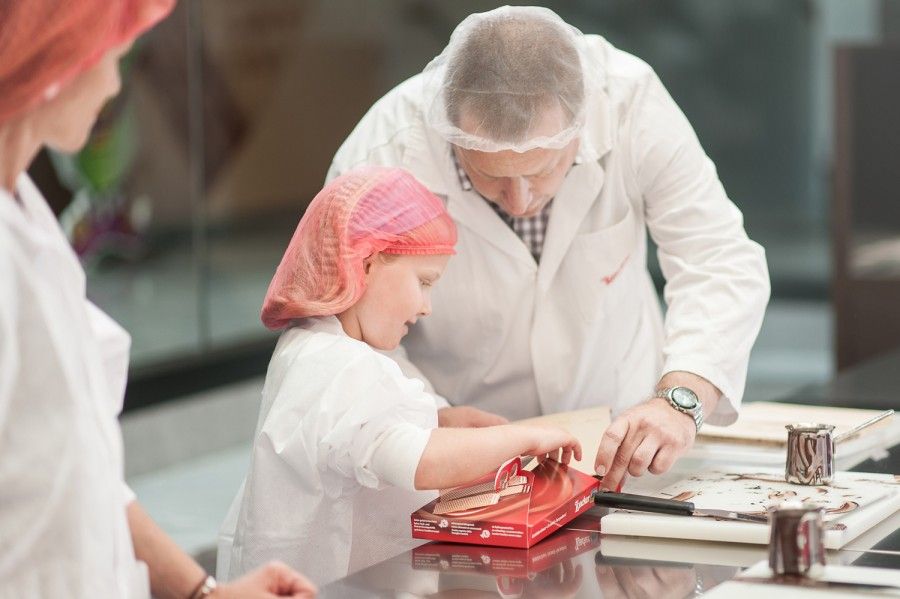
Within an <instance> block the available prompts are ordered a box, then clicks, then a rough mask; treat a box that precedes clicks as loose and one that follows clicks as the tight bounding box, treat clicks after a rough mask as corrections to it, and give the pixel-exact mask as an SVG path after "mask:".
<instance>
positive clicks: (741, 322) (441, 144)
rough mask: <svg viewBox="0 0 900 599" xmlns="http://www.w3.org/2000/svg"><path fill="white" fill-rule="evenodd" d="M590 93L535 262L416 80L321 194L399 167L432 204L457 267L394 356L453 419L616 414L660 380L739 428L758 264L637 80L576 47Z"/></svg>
mask: <svg viewBox="0 0 900 599" xmlns="http://www.w3.org/2000/svg"><path fill="white" fill-rule="evenodd" d="M587 38H588V44H589V46H590V48H591V52H592V53H593V56H594V57H595V59H596V61H597V64H599V65H601V67H602V68H601V73H600V76H601V79H602V83H603V86H602V91H600V92H597V94H596V95H595V96H593V97H590V98H589V102H590V104H589V106H590V108H589V110H588V116H587V123H586V126H585V129H584V131H583V133H582V135H581V142H580V149H579V158H580V160H578V161H577V162H578V164H576V165H574V166H573V167H572V169H571V170H570V171H569V173H568V175H567V176H566V179H565V181H564V182H563V184H562V187H561V188H560V190H559V192H558V193H557V195H556V197H555V199H554V202H553V208H552V213H551V216H550V222H549V227H548V230H547V236H546V238H545V241H544V249H543V255H542V257H541V261H540V264H536V263H535V261H534V259H533V258H532V256H531V255H530V253H529V252H528V250H527V249H526V247H525V245H524V244H523V243H522V241H521V240H520V239H519V238H518V237H517V236H516V235H515V234H514V233H513V231H512V230H511V229H510V228H509V227H508V226H507V225H506V224H504V222H503V221H502V220H501V219H500V218H499V217H498V216H497V215H496V214H495V213H494V210H493V209H491V207H490V206H488V204H487V203H486V202H485V200H484V199H482V198H481V197H480V196H479V195H478V194H477V193H476V192H474V191H464V190H463V189H462V186H461V185H460V182H459V177H458V175H457V172H456V169H455V166H454V163H453V160H452V156H451V148H450V145H449V144H448V143H447V142H446V141H444V140H443V139H442V138H440V137H439V136H438V135H437V134H436V133H435V132H434V131H433V130H431V129H429V128H428V126H427V125H426V124H425V122H424V120H423V110H422V105H421V101H422V100H421V98H422V94H421V92H420V90H421V86H422V78H421V75H419V76H415V77H413V78H411V79H409V80H408V81H406V82H404V83H402V84H400V85H399V86H397V87H396V88H395V89H393V90H392V91H390V92H388V94H387V95H385V96H384V97H383V98H381V100H379V101H378V102H377V103H376V104H375V105H374V106H373V107H372V108H371V110H370V111H369V112H368V113H367V114H366V115H365V117H363V119H362V121H361V122H360V123H359V124H358V125H357V127H356V129H354V131H353V132H352V133H351V134H350V136H349V137H348V138H347V140H346V141H345V142H344V144H343V145H342V146H341V148H340V149H339V150H338V152H337V154H336V156H335V158H334V162H333V164H332V166H331V169H330V170H329V173H328V178H329V179H331V178H333V177H336V176H337V175H339V174H341V173H343V172H346V171H347V170H349V169H351V168H352V167H354V166H357V165H359V164H378V165H390V166H401V167H405V168H406V169H408V170H409V171H411V172H412V173H413V174H414V175H415V176H416V177H418V178H419V179H420V180H421V181H422V182H423V183H424V184H425V185H426V186H428V187H429V189H431V190H432V191H433V192H435V193H436V194H438V195H441V196H443V197H445V198H446V201H447V208H448V211H449V212H450V214H451V215H452V216H453V219H454V220H455V222H456V224H457V226H458V228H459V243H458V245H457V252H458V254H457V256H455V257H454V258H453V259H451V260H450V263H449V265H448V266H447V269H446V270H445V272H444V275H443V277H442V278H441V281H440V282H439V283H438V284H437V286H436V287H435V289H434V290H433V292H432V303H433V310H434V312H433V314H432V316H430V317H429V318H426V319H424V320H422V321H421V322H419V323H418V324H416V326H415V327H413V329H412V330H411V332H410V334H409V335H408V336H407V337H406V339H405V340H404V343H403V348H404V349H405V353H406V355H408V356H409V359H410V360H411V362H412V364H410V363H409V362H407V361H405V358H404V356H403V355H402V353H401V355H398V356H397V357H396V358H397V360H398V362H400V363H401V366H403V367H404V370H405V371H407V372H409V373H411V374H414V373H416V372H417V371H418V372H420V373H421V375H422V376H424V377H425V378H426V379H427V382H429V383H430V384H431V386H432V387H433V389H434V390H435V391H436V393H438V394H439V395H440V396H443V398H446V399H447V400H448V401H449V402H450V403H453V404H467V405H473V406H476V407H479V408H482V409H485V410H489V411H493V412H497V413H499V414H502V415H504V416H506V417H508V418H512V419H516V418H524V417H529V416H535V415H539V414H542V413H552V412H558V411H563V410H573V409H577V408H583V407H590V406H596V405H607V406H610V407H612V409H613V410H614V411H619V410H621V409H624V408H626V407H628V406H631V405H634V404H635V403H638V402H640V401H642V400H644V399H646V398H647V397H649V396H650V395H651V394H652V392H653V388H654V385H655V383H656V382H657V381H658V380H659V377H660V376H661V375H662V374H663V373H666V372H670V371H676V370H683V371H688V372H693V373H696V374H698V375H700V376H702V377H704V378H706V379H708V380H709V381H711V382H712V383H713V384H714V385H716V386H717V387H718V388H719V389H720V390H721V392H722V394H723V396H724V397H723V399H724V401H720V402H719V405H718V407H717V409H716V411H715V413H714V414H707V415H706V419H707V421H708V422H711V423H714V424H728V423H731V422H733V421H734V420H735V419H736V417H737V410H738V408H739V404H740V401H741V397H742V395H743V391H744V383H745V378H746V371H747V362H748V359H749V354H750V349H751V346H752V345H753V342H754V340H755V338H756V335H757V333H758V332H759V327H760V324H761V321H762V317H763V312H764V310H765V306H766V303H767V301H768V297H769V279H768V274H767V270H766V261H765V256H764V252H763V249H762V248H761V247H760V246H759V245H758V244H756V243H754V242H752V241H750V240H749V239H748V238H747V235H746V233H745V231H744V228H743V219H742V216H741V213H740V211H739V210H738V209H737V208H736V207H735V206H734V204H733V203H732V202H731V201H730V200H729V199H728V197H727V195H726V194H725V191H724V189H723V188H722V185H721V183H720V182H719V179H718V177H717V175H716V171H715V167H714V165H713V164H712V162H711V161H710V160H709V158H708V157H707V156H706V154H705V153H704V152H703V149H702V148H701V146H700V143H699V141H698V140H697V138H696V135H695V134H694V131H693V129H692V128H691V126H690V124H689V123H688V122H687V120H686V118H685V117H684V115H683V114H682V113H681V111H680V110H679V109H678V107H677V106H676V104H675V102H674V101H673V100H672V99H671V97H670V96H669V95H668V93H667V92H666V90H665V88H664V87H663V85H662V83H661V82H660V81H659V79H658V78H657V77H656V75H655V74H654V72H653V71H652V69H651V68H650V67H649V66H647V65H646V64H645V63H644V62H642V61H641V60H639V59H637V58H635V57H634V56H631V55H629V54H626V53H624V52H622V51H620V50H617V49H616V48H614V47H613V46H612V45H610V44H609V43H608V42H606V41H605V40H604V39H603V38H601V37H599V36H595V35H591V36H587ZM647 230H649V232H650V234H651V235H652V236H653V239H654V240H655V241H656V243H657V244H658V246H659V260H660V264H661V266H662V270H663V274H664V275H665V277H666V281H667V282H666V288H665V299H666V302H667V305H668V311H667V314H666V319H665V324H664V323H663V318H662V314H661V310H660V306H659V302H658V300H657V297H656V293H655V290H654V288H653V284H652V281H651V278H650V275H649V273H648V270H647V266H646V259H647V256H646V253H647V241H646V231H647Z"/></svg>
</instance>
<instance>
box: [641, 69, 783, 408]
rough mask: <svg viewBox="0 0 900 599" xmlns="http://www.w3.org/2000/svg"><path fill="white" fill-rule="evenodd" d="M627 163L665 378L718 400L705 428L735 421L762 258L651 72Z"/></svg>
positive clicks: (761, 299) (764, 285)
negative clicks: (652, 257) (699, 387)
mask: <svg viewBox="0 0 900 599" xmlns="http://www.w3.org/2000/svg"><path fill="white" fill-rule="evenodd" d="M632 118H633V124H632V127H631V128H632V133H631V134H630V138H629V142H628V143H630V152H629V154H630V159H631V164H632V165H633V175H634V177H635V180H636V182H637V185H638V187H639V188H640V191H641V194H642V197H643V201H644V211H645V215H646V219H647V226H648V229H649V231H650V234H651V236H652V237H653V239H654V241H655V242H656V244H657V245H658V247H659V262H660V266H661V268H662V272H663V275H664V276H665V278H666V285H665V300H666V304H667V306H668V310H667V313H666V323H665V329H666V339H665V343H664V346H663V355H664V359H665V363H664V368H663V374H664V373H667V372H672V371H676V370H677V371H687V372H691V373H694V374H697V375H699V376H702V377H703V378H705V379H707V380H708V381H710V382H711V383H712V384H713V385H715V386H716V387H717V388H718V389H719V390H720V391H721V393H722V400H721V401H719V404H718V406H717V408H716V410H715V412H714V413H713V414H710V415H708V416H707V422H710V423H711V424H718V425H725V424H730V423H732V422H734V421H735V420H736V419H737V412H738V409H739V406H740V403H741V398H742V396H743V393H744V385H745V382H746V375H747V364H748V361H749V358H750V350H751V348H752V347H753V343H754V341H755V340H756V336H757V334H758V333H759V329H760V326H761V324H762V319H763V314H764V312H765V308H766V304H767V302H768V299H769V275H768V269H767V266H766V259H765V252H764V251H763V248H762V247H761V246H759V245H758V244H757V243H754V242H753V241H751V240H750V239H748V237H747V234H746V232H745V231H744V226H743V215H742V214H741V212H740V210H738V208H737V207H736V206H735V205H734V204H733V203H732V202H731V200H729V199H728V196H727V195H726V193H725V190H724V189H723V187H722V183H721V182H720V181H719V178H718V175H717V174H716V169H715V166H714V165H713V163H712V161H711V160H710V159H709V158H708V157H707V156H706V154H705V153H704V151H703V148H702V147H701V146H700V142H699V140H698V139H697V136H696V134H695V133H694V130H693V129H692V128H691V125H690V123H688V121H687V119H686V118H685V116H684V114H682V112H681V110H680V109H679V108H678V106H677V105H676V104H675V101H674V100H673V99H672V98H671V97H670V96H669V94H668V92H667V91H666V90H665V88H664V87H663V85H662V83H661V82H660V80H659V79H658V78H657V77H656V75H655V73H652V71H651V72H650V74H649V76H648V81H647V82H645V87H644V89H643V90H642V91H641V92H640V93H639V94H638V97H637V98H636V99H635V109H634V112H633V114H632Z"/></svg>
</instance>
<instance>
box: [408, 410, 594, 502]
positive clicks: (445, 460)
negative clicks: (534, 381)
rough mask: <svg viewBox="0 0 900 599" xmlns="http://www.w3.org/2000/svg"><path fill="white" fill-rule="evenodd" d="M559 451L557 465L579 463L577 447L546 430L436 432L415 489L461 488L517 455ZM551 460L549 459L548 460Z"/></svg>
mask: <svg viewBox="0 0 900 599" xmlns="http://www.w3.org/2000/svg"><path fill="white" fill-rule="evenodd" d="M560 449H561V450H562V456H561V457H560V461H561V462H562V463H564V464H567V463H568V462H569V461H570V460H571V458H572V457H573V456H574V457H575V459H576V460H580V459H581V443H579V442H578V440H577V439H576V438H575V437H573V436H572V435H570V434H569V433H568V432H566V431H565V430H563V429H561V428H558V427H550V426H529V425H522V424H504V425H501V426H489V427H485V428H436V429H434V430H432V431H431V436H430V437H429V439H428V444H427V445H426V446H425V451H424V452H423V453H422V457H421V459H420V460H419V465H418V467H417V468H416V480H415V485H416V489H446V488H448V487H455V486H457V485H462V484H465V483H468V482H471V481H472V480H475V479H476V478H478V477H480V476H483V475H485V474H487V473H488V472H490V471H491V470H494V469H496V468H498V467H499V466H500V465H501V464H502V463H503V462H505V461H506V460H508V459H510V458H513V457H516V456H518V455H536V456H543V455H546V454H551V453H555V452H557V451H558V450H560ZM551 457H553V456H551Z"/></svg>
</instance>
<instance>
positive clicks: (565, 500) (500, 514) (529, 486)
mask: <svg viewBox="0 0 900 599" xmlns="http://www.w3.org/2000/svg"><path fill="white" fill-rule="evenodd" d="M599 486H600V483H599V481H598V480H597V479H595V478H594V477H592V476H588V475H587V474H583V473H581V472H578V471H577V470H574V469H570V468H569V467H568V466H565V465H564V464H560V463H559V462H555V461H553V460H547V461H545V462H543V463H541V464H539V465H538V466H537V467H536V468H534V469H533V470H532V471H530V472H529V471H526V470H522V469H521V462H520V461H519V459H518V458H516V459H515V460H511V461H510V462H507V463H506V464H504V466H502V467H501V468H500V470H498V471H497V473H496V475H488V476H485V477H483V478H481V479H479V480H477V481H475V482H473V483H471V484H469V485H466V486H464V487H456V488H454V489H448V490H445V491H442V492H441V496H440V497H439V498H438V499H435V500H434V501H432V502H431V503H429V504H427V505H425V506H423V507H421V508H419V509H418V510H417V511H415V512H413V514H412V516H411V517H410V518H411V523H412V536H413V538H415V539H426V540H429V541H448V542H451V543H471V544H474V545H493V546H497V547H516V548H520V549H526V548H528V547H531V546H532V545H534V544H535V543H537V542H538V541H540V540H541V539H543V538H544V537H546V536H548V535H550V534H552V533H553V532H556V531H557V530H559V529H560V528H562V527H563V526H564V525H565V524H566V523H568V522H569V521H571V520H572V519H574V518H575V517H577V516H578V515H579V514H581V513H583V512H585V511H587V510H589V509H590V508H591V507H592V506H593V505H594V502H593V500H592V496H593V493H594V491H596V490H597V489H598V488H599Z"/></svg>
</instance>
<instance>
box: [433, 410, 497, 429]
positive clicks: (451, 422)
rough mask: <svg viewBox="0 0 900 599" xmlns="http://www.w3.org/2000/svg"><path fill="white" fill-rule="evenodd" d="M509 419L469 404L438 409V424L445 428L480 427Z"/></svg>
mask: <svg viewBox="0 0 900 599" xmlns="http://www.w3.org/2000/svg"><path fill="white" fill-rule="evenodd" d="M508 423H509V420H507V419H506V418H504V417H503V416H498V415H497V414H491V413H490V412H485V411H484V410H479V409H478V408H473V407H470V406H455V407H450V408H441V409H440V410H438V426H441V427H446V428H481V427H484V426H498V425H500V424H508Z"/></svg>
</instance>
